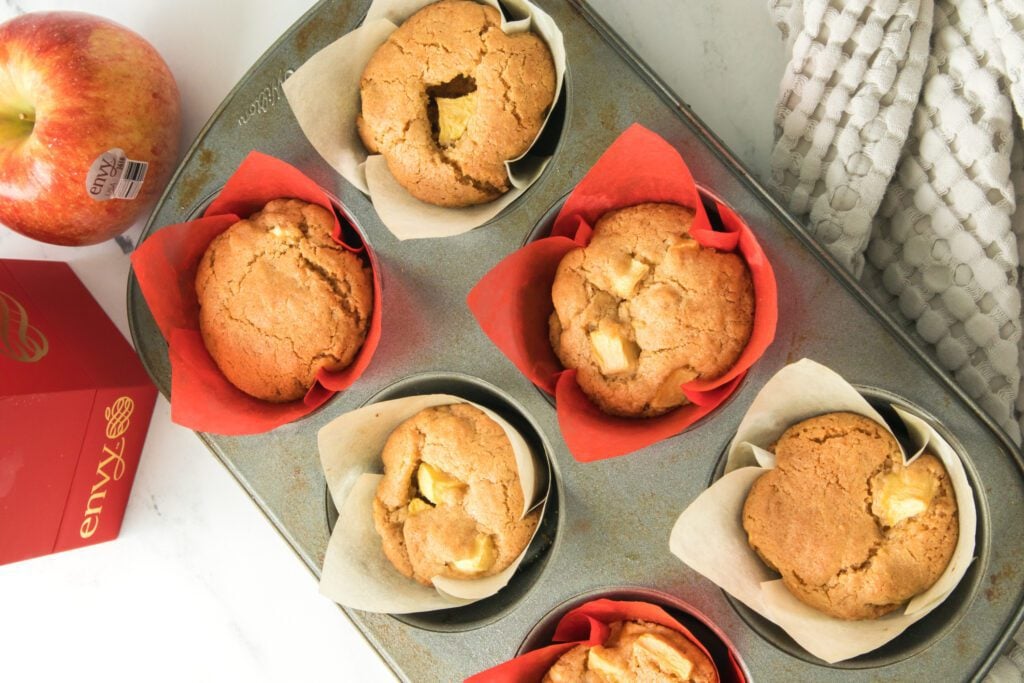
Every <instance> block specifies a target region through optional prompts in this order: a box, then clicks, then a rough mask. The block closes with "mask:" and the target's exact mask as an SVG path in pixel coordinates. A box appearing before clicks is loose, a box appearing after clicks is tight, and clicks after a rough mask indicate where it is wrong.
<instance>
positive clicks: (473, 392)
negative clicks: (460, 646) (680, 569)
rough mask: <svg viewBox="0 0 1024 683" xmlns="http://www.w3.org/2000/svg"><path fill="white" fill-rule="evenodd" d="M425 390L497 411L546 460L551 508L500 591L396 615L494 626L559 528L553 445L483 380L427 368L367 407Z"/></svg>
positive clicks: (442, 625)
mask: <svg viewBox="0 0 1024 683" xmlns="http://www.w3.org/2000/svg"><path fill="white" fill-rule="evenodd" d="M423 394H451V395H453V396H458V397H460V398H464V399H466V400H467V401H471V402H473V403H477V404H479V405H481V406H484V407H485V408H489V409H490V410H493V411H494V412H495V413H497V414H499V415H500V416H501V417H503V418H504V419H505V420H506V421H507V422H508V423H509V424H511V425H512V426H513V427H514V428H515V429H516V430H517V431H518V432H519V433H520V434H521V435H522V436H523V439H525V440H526V443H527V444H528V445H529V446H530V448H531V449H532V450H533V451H534V452H535V453H539V454H543V456H544V461H545V462H546V464H547V468H546V474H547V477H548V484H547V506H546V508H545V511H544V516H543V517H542V518H541V521H540V526H539V528H538V530H537V534H536V535H535V536H534V538H533V541H532V542H531V543H530V545H529V547H528V548H527V550H526V557H525V559H524V560H523V562H522V564H521V565H520V566H519V569H518V570H517V571H516V573H515V575H514V576H513V577H512V579H511V581H509V583H508V585H507V586H505V587H504V588H502V589H501V590H500V591H498V593H497V594H496V595H494V596H492V597H490V598H486V599H484V600H480V601H479V602H475V603H473V604H470V605H466V606H465V607H456V608H452V609H445V610H438V611H435V612H420V613H416V614H403V615H394V616H393V618H394V619H398V620H399V621H402V622H404V623H406V624H408V625H410V626H415V627H417V628H422V629H426V630H429V631H442V632H457V631H468V630H471V629H475V628H480V627H481V626H485V625H487V624H490V623H491V622H494V621H496V620H498V619H500V618H501V617H503V616H504V615H506V614H508V613H509V612H511V611H512V610H514V609H515V607H516V606H517V605H518V604H519V602H520V601H521V600H522V599H523V598H524V597H525V596H526V594H527V593H528V592H529V591H530V589H531V588H533V586H534V585H535V584H536V583H537V581H538V579H540V577H541V575H542V574H543V572H544V569H545V566H546V565H547V560H548V557H549V555H550V553H551V549H552V547H553V546H554V544H555V540H556V535H557V532H558V528H559V516H560V515H559V512H560V505H561V498H562V497H561V495H560V488H561V487H560V484H559V482H558V481H557V479H556V476H555V471H554V468H553V467H552V466H551V462H552V457H551V454H552V450H551V446H550V444H549V443H548V441H547V438H546V437H545V436H544V435H543V433H542V432H541V430H540V428H539V427H538V426H537V424H536V423H535V422H534V421H533V419H532V418H531V417H530V416H529V415H528V414H527V413H526V411H525V410H524V409H523V408H522V406H520V405H519V403H518V402H516V401H515V400H514V399H512V398H511V397H510V396H509V395H508V394H506V393H505V392H503V391H501V390H500V389H498V388H497V387H495V386H493V385H491V384H489V383H487V382H484V381H483V380H480V379H477V378H475V377H470V376H468V375H462V374H457V373H441V372H429V373H423V374H418V375H413V376H411V377H406V378H404V379H401V380H399V381H397V382H395V383H393V384H391V385H389V386H387V387H385V388H384V389H382V390H381V391H379V392H378V393H377V394H375V395H374V396H372V397H371V398H370V399H368V400H367V401H366V403H365V404H364V405H370V404H373V403H380V402H382V401H389V400H392V399H397V398H404V397H407V396H416V395H423ZM325 499H326V512H327V526H328V528H329V529H333V528H334V524H335V522H336V521H337V519H338V510H337V508H336V507H335V506H334V502H333V501H332V499H331V495H330V492H329V491H328V492H326V494H325Z"/></svg>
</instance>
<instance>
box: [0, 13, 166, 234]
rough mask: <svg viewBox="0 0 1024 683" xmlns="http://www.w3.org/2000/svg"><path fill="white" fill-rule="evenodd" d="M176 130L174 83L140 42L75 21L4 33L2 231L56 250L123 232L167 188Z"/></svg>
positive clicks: (0, 50) (10, 25)
mask: <svg viewBox="0 0 1024 683" xmlns="http://www.w3.org/2000/svg"><path fill="white" fill-rule="evenodd" d="M180 128H181V110H180V105H179V98H178V87H177V85H176V84H175V82H174V77H173V76H172V75H171V72H170V69H168V68H167V64H165V63H164V60H163V59H162V58H161V57H160V55H159V53H157V51H156V50H155V49H154V48H153V46H152V45H150V44H149V43H147V42H146V41H145V40H144V39H143V38H142V37H140V36H139V35H137V34H136V33H133V32H132V31H129V30H128V29H126V28H124V27H123V26H119V25H118V24H115V23H113V22H111V21H108V20H106V19H101V18H99V17H94V16H91V15H88V14H82V13H78V12H40V13H31V14H26V15H23V16H20V17H17V18H15V19H12V20H10V21H8V22H7V23H5V24H2V25H0V223H2V224H4V225H7V226H8V227H10V228H13V229H14V230H17V231H18V232H20V233H22V234H24V235H28V236H29V237H32V238H34V239H38V240H42V241H44V242H51V243H54V244H68V245H78V244H94V243H96V242H101V241H103V240H105V239H108V238H110V237H113V236H114V235H117V234H119V233H120V232H122V231H124V230H125V229H126V228H127V227H129V226H130V225H131V224H132V223H133V222H134V221H135V220H136V219H137V218H138V217H139V216H140V215H141V214H142V212H143V211H144V210H146V209H147V208H149V206H150V205H151V203H152V201H153V200H154V199H156V197H158V196H159V195H160V193H161V192H162V191H163V189H164V186H165V185H166V183H167V180H168V178H169V177H170V175H171V172H172V171H173V170H174V166H175V162H176V161H177V155H178V137H179V134H180ZM112 150H114V151H112ZM116 150H120V151H121V153H120V154H118V153H117V152H116ZM132 161H134V162H141V163H144V164H147V165H148V167H147V168H146V171H145V178H144V179H143V180H142V183H141V186H139V185H138V183H137V182H135V180H137V178H138V175H139V174H140V172H141V170H142V169H141V164H132V163H130V162H132ZM118 165H120V166H121V168H120V176H119V175H118V173H117V172H118V168H117V166H118ZM90 170H92V173H90ZM118 178H120V184H119V185H118V183H117V182H116V181H117V180H118ZM135 192H137V193H138V194H137V196H136V197H135V198H134V199H130V198H125V199H121V198H118V197H120V196H125V197H129V196H131V195H132V194H133V193H135ZM111 193H114V196H112V197H111V198H106V197H107V196H108V195H110V194H111Z"/></svg>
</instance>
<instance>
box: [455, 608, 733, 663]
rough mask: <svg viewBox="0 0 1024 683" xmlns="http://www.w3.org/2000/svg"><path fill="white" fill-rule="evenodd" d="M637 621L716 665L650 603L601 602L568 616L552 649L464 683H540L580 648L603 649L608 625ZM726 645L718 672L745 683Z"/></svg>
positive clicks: (682, 629) (686, 632)
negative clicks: (677, 638) (678, 637)
mask: <svg viewBox="0 0 1024 683" xmlns="http://www.w3.org/2000/svg"><path fill="white" fill-rule="evenodd" d="M691 611H692V613H693V614H694V615H695V616H696V615H698V614H699V613H698V612H697V611H696V610H691ZM637 620H642V621H650V622H653V623H655V624H660V625H662V626H665V627H666V628H670V629H673V630H674V631H678V632H679V633H681V634H682V635H683V636H684V637H685V638H686V639H687V640H689V641H690V642H692V643H693V644H694V645H696V646H697V647H699V648H700V650H701V652H703V653H704V654H705V655H707V657H708V659H711V660H712V662H714V660H713V659H712V657H711V654H710V653H709V652H708V650H707V648H705V647H704V645H703V644H702V643H701V642H700V641H699V640H697V639H696V638H695V637H694V635H693V634H692V633H690V631H689V630H688V629H687V628H686V627H685V626H683V625H682V624H680V623H679V622H678V621H676V620H675V619H673V618H672V616H671V615H669V613H668V612H666V611H665V610H664V609H662V608H661V607H658V606H657V605H652V604H651V603H648V602H631V601H623V600H608V599H606V598H601V599H599V600H593V601H591V602H588V603H586V604H584V605H580V606H579V607H577V608H576V609H574V610H572V611H570V612H568V613H566V615H565V616H564V617H562V618H561V620H559V622H558V626H557V627H556V628H555V634H554V636H552V638H551V640H552V644H551V645H549V646H547V647H543V648H540V649H539V650H533V651H532V652H527V653H526V654H524V655H520V656H519V657H516V658H515V659H510V660H509V661H507V662H505V663H503V664H499V665H498V666H496V667H493V668H491V669H488V670H486V671H482V672H480V673H478V674H475V675H473V676H470V677H469V678H467V679H466V681H465V683H540V681H541V679H543V678H544V674H546V673H547V671H548V669H550V668H551V667H552V666H554V664H555V662H556V661H558V658H559V657H561V656H562V655H564V654H565V653H566V652H568V651H569V650H571V649H573V648H574V647H576V646H577V645H589V646H594V645H602V644H603V643H604V642H605V641H606V640H607V639H608V633H609V628H608V626H609V624H611V623H613V622H616V621H637ZM704 621H706V620H704ZM725 645H726V647H727V648H728V652H729V657H728V663H727V664H728V668H726V669H724V670H723V669H722V668H719V669H718V676H719V680H720V681H721V682H722V683H743V682H744V681H746V676H744V674H743V667H742V666H740V663H739V661H737V659H736V656H735V654H734V653H733V652H732V647H731V645H730V644H729V643H725ZM720 664H722V662H715V665H716V667H719V665H720Z"/></svg>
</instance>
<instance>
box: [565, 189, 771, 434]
mask: <svg viewBox="0 0 1024 683" xmlns="http://www.w3.org/2000/svg"><path fill="white" fill-rule="evenodd" d="M692 221H693V211H691V210H690V209H688V208H685V207H682V206H677V205H675V204H653V203H652V204H638V205H636V206H631V207H627V208H624V209H618V210H616V211H611V212H609V213H606V214H605V215H604V216H602V217H601V218H600V220H598V221H597V224H596V225H595V226H594V233H593V236H592V238H591V240H590V244H589V245H587V246H586V247H585V248H579V249H574V250H573V251H570V252H569V253H567V254H566V255H565V257H564V258H563V259H562V261H561V263H560V264H559V266H558V271H557V272H556V274H555V281H554V284H553V285H552V288H551V299H552V301H553V303H554V306H555V311H554V313H552V315H551V318H550V332H551V346H552V348H554V350H555V354H556V355H557V356H558V358H559V360H560V361H561V363H562V365H564V366H565V367H567V368H575V369H576V371H577V374H576V381H577V382H578V383H579V385H580V388H581V389H582V390H583V392H584V393H585V394H586V395H587V396H589V397H590V399H591V400H593V401H594V402H595V403H596V404H597V405H598V406H599V407H600V408H601V409H602V410H604V411H605V412H607V413H611V414H613V415H620V416H624V417H653V416H655V415H660V414H662V413H665V412H667V411H669V410H672V409H673V408H676V407H678V406H680V405H683V404H684V403H686V397H685V396H684V395H683V392H682V390H681V389H680V386H681V385H682V384H683V383H685V382H689V381H691V380H694V379H714V378H716V377H720V376H721V375H722V374H724V373H725V372H726V371H727V370H728V369H729V368H730V367H732V366H733V365H734V364H735V363H736V361H737V360H738V359H739V356H740V353H742V351H743V348H744V347H745V346H746V345H747V341H748V340H749V339H750V334H751V330H752V328H753V320H754V288H753V284H752V281H751V278H750V271H749V269H748V268H747V264H746V262H744V261H743V259H742V257H740V256H739V255H738V254H733V253H723V252H719V251H716V250H714V249H710V248H706V247H702V246H701V245H700V244H699V243H698V242H697V241H696V240H694V239H693V238H691V237H690V235H689V231H690V224H691V223H692Z"/></svg>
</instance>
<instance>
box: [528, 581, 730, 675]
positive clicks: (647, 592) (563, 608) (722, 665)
mask: <svg viewBox="0 0 1024 683" xmlns="http://www.w3.org/2000/svg"><path fill="white" fill-rule="evenodd" d="M599 598H607V599H609V600H628V601H634V602H648V603H651V604H654V605H657V606H659V607H661V608H662V609H664V610H665V611H666V612H668V613H669V615H670V616H671V617H672V618H674V619H675V620H676V621H678V622H679V623H680V624H682V625H683V626H685V627H686V628H687V629H689V631H690V633H692V634H693V636H694V638H696V639H697V640H698V641H699V642H700V643H701V645H703V646H704V647H705V648H706V649H707V651H708V653H709V654H710V655H711V659H712V660H713V661H714V663H715V667H716V668H717V669H718V672H719V675H720V676H722V680H723V681H725V682H726V683H728V681H729V680H730V679H729V678H728V677H727V676H726V674H725V672H730V671H732V670H733V665H732V663H731V662H730V652H731V653H732V655H731V657H732V660H734V661H735V662H736V663H738V665H739V667H740V669H742V672H743V675H744V677H745V678H746V679H747V680H750V671H749V670H748V669H747V666H746V664H745V663H744V662H743V660H742V659H741V658H740V656H739V653H737V652H736V648H735V646H734V645H733V644H732V643H731V642H730V641H729V639H728V638H727V637H726V635H725V633H723V632H722V630H721V629H719V628H718V627H717V626H715V625H714V624H713V623H711V621H710V620H709V619H708V618H707V617H706V616H705V615H703V614H701V613H700V612H698V611H696V610H695V609H694V608H693V607H691V606H689V605H688V604H686V603H685V602H684V601H683V600H680V599H679V598H677V597H676V596H674V595H669V594H668V593H663V592H661V591H656V590H653V589H650V588H639V587H628V586H622V587H610V588H601V589H596V590H592V591H588V592H586V593H582V594H580V595H577V596H575V597H573V598H570V599H568V600H566V601H565V602H563V603H561V604H560V605H558V606H557V607H555V608H554V609H552V610H551V611H550V612H548V613H547V614H546V615H545V616H544V617H543V618H542V619H541V620H540V621H539V622H537V624H536V625H535V626H534V627H533V628H532V629H531V630H530V632H529V633H527V634H526V638H525V639H524V640H523V642H522V644H521V645H520V646H519V650H518V651H517V652H516V656H517V657H518V656H520V655H523V654H526V653H527V652H531V651H533V650H537V649H540V648H542V647H546V646H548V645H550V644H551V637H552V636H553V635H554V633H555V628H556V627H557V626H558V621H559V620H560V619H561V618H562V617H563V616H565V614H566V613H568V612H569V611H571V610H573V609H575V608H577V607H579V606H580V605H583V604H585V603H588V602H590V601H592V600H597V599H599Z"/></svg>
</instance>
